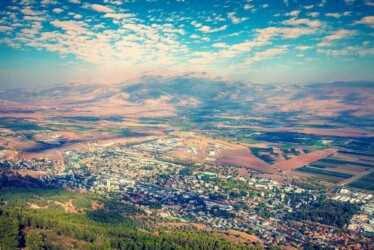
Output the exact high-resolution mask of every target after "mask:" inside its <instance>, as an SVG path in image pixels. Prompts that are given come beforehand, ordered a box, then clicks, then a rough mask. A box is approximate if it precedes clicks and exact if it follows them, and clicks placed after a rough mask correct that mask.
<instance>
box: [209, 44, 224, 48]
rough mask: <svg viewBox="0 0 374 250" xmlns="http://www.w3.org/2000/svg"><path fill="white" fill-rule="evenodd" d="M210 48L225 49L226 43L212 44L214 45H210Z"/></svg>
mask: <svg viewBox="0 0 374 250" xmlns="http://www.w3.org/2000/svg"><path fill="white" fill-rule="evenodd" d="M212 47H214V48H227V47H228V45H227V44H226V43H214V44H212Z"/></svg>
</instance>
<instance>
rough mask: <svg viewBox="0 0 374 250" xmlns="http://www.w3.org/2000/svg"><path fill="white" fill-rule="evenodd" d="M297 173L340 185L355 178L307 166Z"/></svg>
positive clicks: (299, 169)
mask: <svg viewBox="0 0 374 250" xmlns="http://www.w3.org/2000/svg"><path fill="white" fill-rule="evenodd" d="M296 171H300V172H303V173H308V174H311V175H314V176H316V177H321V179H322V180H324V181H327V182H331V183H339V182H341V181H343V180H345V179H348V178H351V177H352V176H353V175H350V174H345V173H340V172H333V171H329V170H324V169H319V168H314V167H306V166H305V167H302V168H298V169H297V170H296Z"/></svg>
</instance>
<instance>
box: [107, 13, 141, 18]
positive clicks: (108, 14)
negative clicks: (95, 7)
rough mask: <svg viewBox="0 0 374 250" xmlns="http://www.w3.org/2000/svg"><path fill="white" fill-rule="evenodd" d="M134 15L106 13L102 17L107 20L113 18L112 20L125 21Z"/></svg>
mask: <svg viewBox="0 0 374 250" xmlns="http://www.w3.org/2000/svg"><path fill="white" fill-rule="evenodd" d="M134 16H135V15H134V14H130V13H128V14H124V13H106V14H105V15H104V17H107V18H114V19H125V18H129V17H134Z"/></svg>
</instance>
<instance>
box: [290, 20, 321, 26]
mask: <svg viewBox="0 0 374 250" xmlns="http://www.w3.org/2000/svg"><path fill="white" fill-rule="evenodd" d="M283 24H287V25H307V26H309V27H319V26H321V24H322V23H321V21H319V20H310V19H307V18H301V19H296V18H291V19H289V20H286V21H284V22H283Z"/></svg>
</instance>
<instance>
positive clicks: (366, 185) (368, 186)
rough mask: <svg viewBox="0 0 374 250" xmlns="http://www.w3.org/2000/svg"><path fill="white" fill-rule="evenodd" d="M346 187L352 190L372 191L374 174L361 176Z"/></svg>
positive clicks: (373, 188)
mask: <svg viewBox="0 0 374 250" xmlns="http://www.w3.org/2000/svg"><path fill="white" fill-rule="evenodd" d="M348 186H349V187H352V188H358V189H363V190H368V191H374V172H372V173H370V174H368V175H366V176H363V177H361V178H360V179H358V180H356V181H354V182H351V183H350V184H349V185H348Z"/></svg>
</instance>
